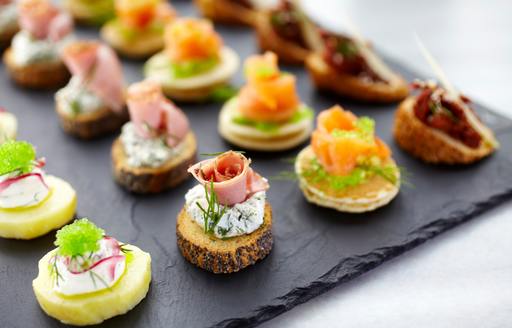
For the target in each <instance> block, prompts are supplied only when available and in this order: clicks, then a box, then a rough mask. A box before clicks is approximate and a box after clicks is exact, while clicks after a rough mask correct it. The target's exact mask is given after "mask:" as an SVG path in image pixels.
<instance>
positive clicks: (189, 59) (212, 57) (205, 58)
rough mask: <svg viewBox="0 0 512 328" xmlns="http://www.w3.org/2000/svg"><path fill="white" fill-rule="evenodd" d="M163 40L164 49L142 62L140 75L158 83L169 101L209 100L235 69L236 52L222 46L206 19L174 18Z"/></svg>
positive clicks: (224, 84) (226, 81)
mask: <svg viewBox="0 0 512 328" xmlns="http://www.w3.org/2000/svg"><path fill="white" fill-rule="evenodd" d="M165 41H166V46H165V49H164V51H162V52H160V53H158V54H156V55H155V56H153V57H151V58H150V59H149V60H148V61H147V63H146V64H145V65H144V75H145V76H146V78H149V79H152V80H155V81H157V82H158V83H160V84H161V85H162V88H163V90H164V93H165V94H166V95H167V96H168V97H169V98H171V99H173V100H177V101H193V102H195V101H205V100H209V99H210V98H211V97H213V96H214V95H215V93H216V91H217V90H219V89H220V88H225V87H226V85H227V83H228V82H229V80H230V79H231V77H232V76H233V75H234V74H235V73H236V71H237V69H238V66H239V62H240V60H239V58H238V55H237V53H236V52H235V51H234V50H232V49H231V48H229V47H226V46H223V44H222V39H221V37H220V35H219V34H218V33H217V32H215V30H214V29H213V25H212V24H211V23H210V22H209V21H207V20H204V19H195V18H181V19H176V20H175V21H174V22H173V23H171V24H170V25H168V27H167V29H166V31H165Z"/></svg>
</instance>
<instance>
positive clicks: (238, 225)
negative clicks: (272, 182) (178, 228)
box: [185, 185, 266, 238]
mask: <svg viewBox="0 0 512 328" xmlns="http://www.w3.org/2000/svg"><path fill="white" fill-rule="evenodd" d="M265 199H266V192H265V191H260V192H257V193H255V194H254V195H252V196H251V197H249V198H248V199H247V200H245V201H244V202H242V203H238V204H235V205H233V206H231V207H229V208H228V209H227V210H226V213H224V215H223V216H222V217H221V219H220V220H219V222H218V224H217V226H216V227H215V228H214V230H213V231H214V235H215V237H217V238H230V237H236V236H242V235H248V234H250V233H252V232H254V231H255V230H256V229H258V228H259V227H260V226H261V225H262V224H263V219H264V215H265ZM197 203H199V204H200V205H201V206H202V207H203V208H207V207H208V203H207V201H206V194H205V189H204V186H202V185H197V186H195V187H194V188H192V189H190V190H189V191H188V192H187V194H186V195H185V206H186V210H187V213H188V215H189V216H190V217H191V218H192V219H193V220H194V222H196V223H197V224H198V225H199V226H200V227H201V228H203V227H204V217H203V212H202V211H201V209H200V208H199V206H197ZM221 206H222V205H221Z"/></svg>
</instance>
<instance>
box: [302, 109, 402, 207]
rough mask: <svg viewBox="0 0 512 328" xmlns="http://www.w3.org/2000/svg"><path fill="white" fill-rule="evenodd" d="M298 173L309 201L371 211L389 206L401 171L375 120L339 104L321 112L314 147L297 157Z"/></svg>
mask: <svg viewBox="0 0 512 328" xmlns="http://www.w3.org/2000/svg"><path fill="white" fill-rule="evenodd" d="M295 173H296V174H297V177H298V179H299V186H300V188H301V189H302V192H303V193H304V196H305V197H306V199H307V200H308V201H309V202H311V203H313V204H316V205H319V206H323V207H328V208H333V209H335V210H337V211H340V212H352V213H360V212H368V211H373V210H375V209H377V208H379V207H382V206H384V205H386V204H388V203H389V202H390V201H391V200H392V199H393V198H394V197H395V196H396V195H397V194H398V191H399V188H400V170H399V169H398V167H397V165H396V163H395V162H394V160H393V159H392V157H391V151H390V149H389V148H388V146H386V144H385V143H384V142H383V141H382V140H381V139H379V138H378V137H376V136H375V122H374V121H373V120H372V119H370V118H369V117H360V118H357V117H356V116H355V115H354V114H352V113H351V112H348V111H345V110H343V109H342V108H341V107H339V106H335V107H333V108H331V109H328V110H325V111H323V112H321V113H320V114H319V116H318V121H317V128H316V130H315V131H314V132H313V135H312V139H311V146H308V147H306V148H305V149H304V150H302V151H301V152H300V153H299V155H298V156H297V160H296V162H295Z"/></svg>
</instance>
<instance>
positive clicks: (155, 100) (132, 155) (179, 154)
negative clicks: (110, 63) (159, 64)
mask: <svg viewBox="0 0 512 328" xmlns="http://www.w3.org/2000/svg"><path fill="white" fill-rule="evenodd" d="M127 105H128V111H129V113H130V122H128V123H126V124H125V125H124V126H123V128H122V132H121V136H120V137H119V138H117V139H116V140H115V141H114V144H113V145H112V166H113V171H114V178H115V180H116V181H117V182H118V183H119V184H120V185H121V186H123V187H124V188H126V189H127V190H129V191H132V192H135V193H157V192H161V191H163V190H166V189H169V188H172V187H174V186H176V185H178V184H180V183H181V182H183V181H184V180H185V179H187V178H188V173H187V169H188V167H189V166H190V165H192V164H193V163H194V162H195V161H196V152H197V142H196V137H195V135H194V133H193V132H192V130H191V129H190V125H189V121H188V119H187V117H186V116H185V114H184V113H183V112H182V111H181V110H180V109H179V108H178V107H176V106H175V105H174V104H173V103H172V102H171V101H170V100H168V99H167V98H165V96H164V94H163V93H162V89H161V87H160V85H159V84H158V83H157V82H155V81H150V80H145V81H142V82H139V83H135V84H132V85H131V86H130V87H129V88H128V91H127Z"/></svg>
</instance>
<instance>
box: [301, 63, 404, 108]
mask: <svg viewBox="0 0 512 328" xmlns="http://www.w3.org/2000/svg"><path fill="white" fill-rule="evenodd" d="M306 68H307V70H308V72H309V75H310V77H311V79H312V80H313V83H314V84H315V85H316V87H317V88H319V89H323V90H328V91H331V92H334V93H336V94H339V95H341V96H343V97H347V98H351V99H355V100H360V101H366V102H375V103H390V102H396V101H400V100H402V99H404V98H405V97H407V95H408V94H409V88H408V86H407V82H406V81H405V80H404V79H403V78H401V77H400V76H398V75H394V76H390V77H387V78H388V83H384V82H369V81H365V80H363V79H360V78H358V77H356V76H353V75H349V74H340V73H338V72H336V71H335V70H333V69H332V68H331V67H330V66H329V65H328V64H327V63H326V62H325V60H324V59H323V58H322V56H321V55H320V54H318V53H312V54H310V55H309V56H308V57H307V59H306Z"/></svg>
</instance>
